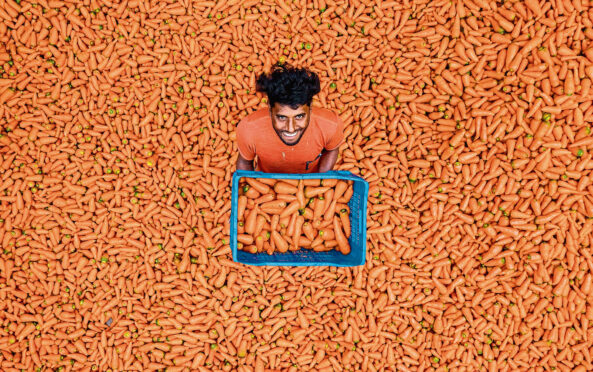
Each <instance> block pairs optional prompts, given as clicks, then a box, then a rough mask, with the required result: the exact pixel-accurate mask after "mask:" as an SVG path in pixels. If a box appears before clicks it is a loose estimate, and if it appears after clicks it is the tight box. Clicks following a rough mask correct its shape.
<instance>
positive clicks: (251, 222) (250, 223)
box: [245, 207, 258, 235]
mask: <svg viewBox="0 0 593 372" xmlns="http://www.w3.org/2000/svg"><path fill="white" fill-rule="evenodd" d="M257 213H258V208H257V207H255V208H254V209H252V210H251V212H250V213H249V214H248V215H247V218H246V220H245V232H246V233H247V234H249V235H252V234H253V233H254V232H255V226H256V222H257Z"/></svg>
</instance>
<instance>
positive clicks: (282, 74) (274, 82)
mask: <svg viewBox="0 0 593 372" xmlns="http://www.w3.org/2000/svg"><path fill="white" fill-rule="evenodd" d="M320 90H321V87H320V83H319V76H317V74H316V73H314V72H312V71H310V70H307V69H305V68H295V67H292V66H288V65H276V66H275V67H274V68H273V69H272V71H271V72H270V73H269V74H265V73H264V74H261V75H260V76H259V77H258V78H257V91H258V92H263V93H265V94H267V96H268V104H269V105H270V107H273V106H274V104H275V103H279V104H281V105H288V106H290V107H291V108H293V109H295V108H297V107H298V106H301V105H309V106H310V105H311V102H312V101H313V97H314V96H315V95H316V94H317V93H319V91H320Z"/></svg>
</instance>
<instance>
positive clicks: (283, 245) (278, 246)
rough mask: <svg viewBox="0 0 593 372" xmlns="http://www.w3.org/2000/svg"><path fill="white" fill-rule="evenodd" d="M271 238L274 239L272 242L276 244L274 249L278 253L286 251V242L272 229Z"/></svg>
mask: <svg viewBox="0 0 593 372" xmlns="http://www.w3.org/2000/svg"><path fill="white" fill-rule="evenodd" d="M272 239H273V240H274V243H275V244H276V249H277V250H278V252H280V253H285V252H288V243H287V242H286V240H284V238H283V237H282V236H281V235H280V234H279V233H278V232H277V231H275V230H272Z"/></svg>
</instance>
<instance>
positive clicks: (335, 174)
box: [229, 170, 369, 267]
mask: <svg viewBox="0 0 593 372" xmlns="http://www.w3.org/2000/svg"><path fill="white" fill-rule="evenodd" d="M241 178H268V179H270V178H271V179H282V178H284V179H327V178H339V179H343V180H351V181H357V182H361V183H362V184H363V187H364V191H363V197H364V199H365V200H368V191H369V183H368V181H366V180H365V179H364V178H362V177H360V176H357V175H355V174H353V173H351V172H350V171H345V170H332V171H329V172H324V173H266V172H260V171H248V170H236V171H235V172H234V173H233V177H232V184H231V187H232V189H231V190H232V191H231V192H232V195H231V204H232V205H231V218H230V219H231V221H230V228H231V231H230V236H232V235H233V234H232V231H233V229H234V230H235V231H236V229H237V221H235V219H233V218H232V217H233V216H236V214H237V203H236V202H234V201H236V200H234V199H235V195H234V192H233V190H235V187H236V186H238V182H239V180H240V179H241ZM237 194H238V190H237ZM362 212H364V218H365V219H366V218H367V205H366V203H365V204H364V206H363V210H362ZM235 235H236V234H235ZM361 239H363V241H364V242H365V249H364V252H363V254H362V260H361V262H360V264H358V265H354V266H353V265H349V264H339V263H337V264H334V263H332V264H325V265H324V264H317V263H308V262H291V263H288V264H287V263H285V262H266V263H252V262H249V263H245V262H243V261H239V259H238V249H237V238H236V236H235V238H234V239H231V241H230V242H229V243H230V245H231V254H232V259H233V261H234V262H237V263H240V264H243V265H251V266H285V267H295V266H328V267H356V266H363V265H364V264H365V263H366V239H367V232H366V229H363V230H362V231H361Z"/></svg>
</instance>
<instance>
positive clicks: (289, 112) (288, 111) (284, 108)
mask: <svg viewBox="0 0 593 372" xmlns="http://www.w3.org/2000/svg"><path fill="white" fill-rule="evenodd" d="M308 107H309V106H307V105H301V106H298V107H297V108H292V107H290V106H288V105H281V104H278V103H276V104H274V107H272V113H273V114H274V115H282V116H288V117H292V116H297V115H300V114H306V113H307V108H308Z"/></svg>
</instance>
